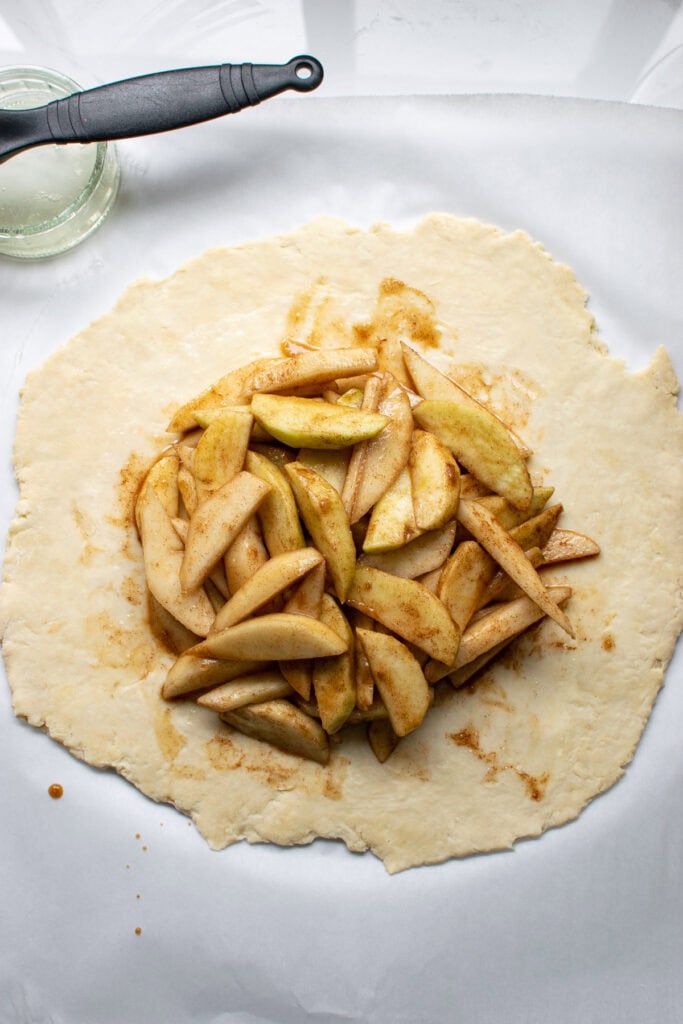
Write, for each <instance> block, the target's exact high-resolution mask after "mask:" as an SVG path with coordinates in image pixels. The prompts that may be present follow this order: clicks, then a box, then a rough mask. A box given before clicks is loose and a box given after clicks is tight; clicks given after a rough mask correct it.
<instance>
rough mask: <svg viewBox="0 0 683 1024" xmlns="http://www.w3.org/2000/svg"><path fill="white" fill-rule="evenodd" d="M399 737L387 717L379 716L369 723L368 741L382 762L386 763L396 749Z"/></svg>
mask: <svg viewBox="0 0 683 1024" xmlns="http://www.w3.org/2000/svg"><path fill="white" fill-rule="evenodd" d="M399 738H400V737H398V736H397V735H396V733H395V732H394V728H393V726H392V724H391V722H390V721H389V720H388V719H386V718H384V719H381V718H379V719H377V720H376V721H374V722H370V724H369V725H368V743H369V744H370V749H371V750H372V752H373V754H374V755H375V757H376V758H377V760H378V761H379V763H380V764H384V762H385V761H386V760H387V759H388V758H389V757H390V756H391V755H392V754H393V752H394V751H395V750H396V747H397V746H398V742H399Z"/></svg>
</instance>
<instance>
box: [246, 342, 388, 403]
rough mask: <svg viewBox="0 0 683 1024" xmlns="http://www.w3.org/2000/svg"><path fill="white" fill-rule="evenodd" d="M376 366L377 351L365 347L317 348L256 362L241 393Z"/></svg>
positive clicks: (352, 374)
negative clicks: (265, 363)
mask: <svg viewBox="0 0 683 1024" xmlns="http://www.w3.org/2000/svg"><path fill="white" fill-rule="evenodd" d="M376 368H377V353H376V352H375V351H374V349H371V348H366V347H357V348H322V349H321V348H317V349H314V350H313V351H312V352H300V353H299V354H298V355H295V356H290V357H289V358H288V359H284V360H272V366H270V367H268V366H263V365H259V366H257V367H256V368H255V369H254V370H253V371H252V372H251V373H250V374H249V375H248V376H247V379H246V381H245V384H244V387H243V391H242V393H243V394H246V395H254V394H256V393H257V392H261V391H284V390H290V389H292V388H301V387H306V386H307V385H309V384H317V385H321V384H325V383H327V382H328V381H333V380H336V379H337V378H339V379H343V378H344V377H355V376H356V375H357V374H359V373H372V371H373V370H375V369H376Z"/></svg>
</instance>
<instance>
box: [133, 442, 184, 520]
mask: <svg viewBox="0 0 683 1024" xmlns="http://www.w3.org/2000/svg"><path fill="white" fill-rule="evenodd" d="M179 467H180V462H179V459H178V456H177V455H176V454H175V453H174V454H172V455H163V456H162V457H161V458H160V459H157V460H156V462H155V463H153V465H152V466H151V468H150V470H149V472H148V473H147V476H146V477H145V480H144V483H143V485H142V487H141V488H140V495H141V494H142V493H143V492H144V490H145V488H146V487H147V486H148V485H149V486H150V487H152V488H153V489H154V491H155V492H156V494H157V497H158V498H159V500H160V501H161V504H162V505H163V506H164V508H165V509H166V512H167V513H168V514H169V516H170V517H171V519H173V518H174V517H175V516H177V515H178V470H179ZM138 500H139V496H138ZM137 506H138V502H137V501H136V503H135V522H136V524H137V527H138V533H139V532H140V523H139V516H138V508H137Z"/></svg>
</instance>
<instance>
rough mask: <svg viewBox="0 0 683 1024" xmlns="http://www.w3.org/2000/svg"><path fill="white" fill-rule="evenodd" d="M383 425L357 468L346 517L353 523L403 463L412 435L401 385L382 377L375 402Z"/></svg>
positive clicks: (396, 474) (406, 459) (394, 478)
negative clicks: (353, 490) (353, 489)
mask: <svg viewBox="0 0 683 1024" xmlns="http://www.w3.org/2000/svg"><path fill="white" fill-rule="evenodd" d="M377 411H378V414H381V415H382V416H384V417H385V418H386V421H387V423H386V426H385V427H384V429H383V430H382V431H381V432H380V433H378V434H377V435H376V436H375V437H373V439H372V440H370V441H368V443H367V445H366V447H365V450H364V455H363V459H362V461H361V465H360V467H359V471H358V478H357V481H356V487H355V492H354V495H353V504H352V506H347V507H350V509H351V514H350V519H351V522H352V523H357V522H358V520H359V519H361V518H362V517H363V516H364V515H365V514H366V512H369V511H370V509H371V508H372V507H373V505H375V504H376V503H377V501H379V499H380V498H381V497H382V495H383V494H384V493H385V492H386V491H387V490H388V489H389V488H390V487H391V485H392V484H393V483H394V482H395V481H396V479H397V478H398V476H399V473H400V472H401V470H402V469H404V467H405V466H406V465H407V463H408V458H409V456H410V444H411V440H412V436H413V412H412V409H411V408H410V401H409V399H408V396H407V394H406V392H405V391H404V389H403V388H402V387H400V385H398V384H397V383H396V381H394V380H393V378H391V377H385V378H384V381H383V383H382V389H381V392H380V396H379V402H378V406H377Z"/></svg>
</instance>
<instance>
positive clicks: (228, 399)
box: [166, 358, 286, 434]
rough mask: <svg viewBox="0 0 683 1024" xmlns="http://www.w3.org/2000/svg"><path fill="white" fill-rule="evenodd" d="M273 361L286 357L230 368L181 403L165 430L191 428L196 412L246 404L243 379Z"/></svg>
mask: <svg viewBox="0 0 683 1024" xmlns="http://www.w3.org/2000/svg"><path fill="white" fill-rule="evenodd" d="M274 362H279V363H284V362H286V359H278V360H274V359H272V358H266V359H260V360H255V361H254V362H252V363H248V364H247V365H246V366H241V367H239V369H237V370H231V371H230V373H226V374H225V375H224V376H223V377H221V378H219V380H217V381H216V383H215V384H212V385H211V387H210V388H207V389H206V391H202V393H201V394H200V395H196V396H195V397H194V398H191V399H190V401H189V402H186V403H185V404H184V405H181V406H180V408H179V409H177V410H176V412H175V413H174V415H173V418H172V419H171V422H170V423H169V425H168V426H167V428H166V429H167V431H168V432H169V433H171V434H174V433H184V432H185V431H186V430H192V428H193V427H196V425H197V422H198V421H197V418H196V415H195V413H197V412H199V413H201V412H203V411H205V410H211V409H216V408H220V407H221V406H226V405H237V404H246V402H247V401H248V398H244V397H242V395H243V392H244V384H245V381H246V380H247V378H248V377H249V375H250V374H252V375H253V374H254V372H255V371H256V370H257V368H258V367H259V366H260V367H263V368H264V369H265V368H266V367H267V366H268V365H270V364H272V363H274Z"/></svg>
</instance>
